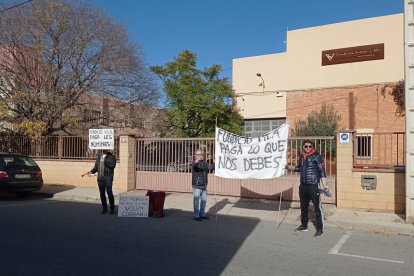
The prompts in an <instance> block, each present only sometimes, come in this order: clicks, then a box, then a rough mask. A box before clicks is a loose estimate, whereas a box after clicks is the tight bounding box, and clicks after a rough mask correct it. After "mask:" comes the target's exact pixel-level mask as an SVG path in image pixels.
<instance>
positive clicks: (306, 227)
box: [295, 224, 308, 232]
mask: <svg viewBox="0 0 414 276" xmlns="http://www.w3.org/2000/svg"><path fill="white" fill-rule="evenodd" d="M295 231H300V232H308V226H305V225H303V224H302V225H301V226H299V227H298V228H296V230H295Z"/></svg>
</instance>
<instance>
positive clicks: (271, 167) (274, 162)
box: [215, 123, 290, 179]
mask: <svg viewBox="0 0 414 276" xmlns="http://www.w3.org/2000/svg"><path fill="white" fill-rule="evenodd" d="M289 127H290V125H289V123H286V124H283V125H281V126H280V127H279V128H277V129H275V130H273V131H271V132H268V133H266V134H263V135H261V136H258V137H243V136H238V135H236V134H233V133H231V132H227V131H225V130H223V129H221V128H216V152H215V153H216V154H215V175H216V176H220V177H224V178H234V179H248V178H256V179H269V178H274V177H279V176H282V175H283V174H284V170H285V168H284V166H285V164H286V152H287V141H288V140H287V139H288V134H289Z"/></svg>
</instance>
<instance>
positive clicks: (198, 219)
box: [193, 217, 203, 221]
mask: <svg viewBox="0 0 414 276" xmlns="http://www.w3.org/2000/svg"><path fill="white" fill-rule="evenodd" d="M193 220H196V221H202V220H203V219H202V218H200V217H198V218H193Z"/></svg>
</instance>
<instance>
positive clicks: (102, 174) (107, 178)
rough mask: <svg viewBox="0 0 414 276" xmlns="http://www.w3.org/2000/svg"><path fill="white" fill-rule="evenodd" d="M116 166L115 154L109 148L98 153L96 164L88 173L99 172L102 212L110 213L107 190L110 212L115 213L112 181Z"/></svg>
mask: <svg viewBox="0 0 414 276" xmlns="http://www.w3.org/2000/svg"><path fill="white" fill-rule="evenodd" d="M115 166H116V158H115V156H114V155H113V154H112V153H111V152H110V151H109V150H108V151H104V152H103V153H100V154H98V156H97V157H96V160H95V166H94V167H93V169H92V170H90V171H89V172H88V174H94V173H96V172H98V187H99V194H100V197H101V203H102V212H101V214H106V213H108V204H107V202H106V196H105V191H106V193H107V194H108V200H109V206H110V208H111V212H110V214H111V215H113V214H115V199H114V194H113V192H112V183H113V180H114V169H115Z"/></svg>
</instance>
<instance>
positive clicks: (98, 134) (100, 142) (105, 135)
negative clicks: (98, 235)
mask: <svg viewBox="0 0 414 276" xmlns="http://www.w3.org/2000/svg"><path fill="white" fill-rule="evenodd" d="M89 149H92V150H95V149H111V150H113V149H114V130H113V129H90V130H89Z"/></svg>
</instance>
